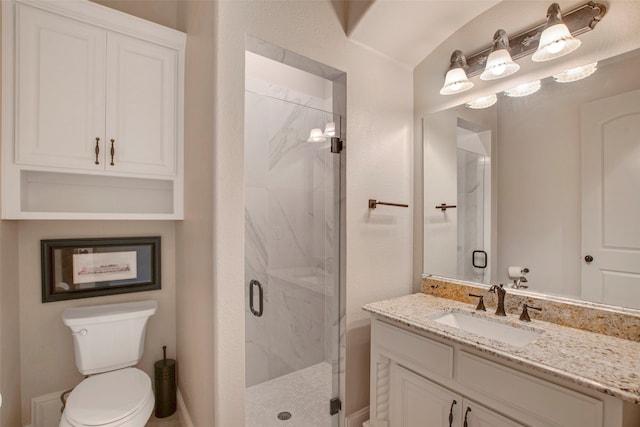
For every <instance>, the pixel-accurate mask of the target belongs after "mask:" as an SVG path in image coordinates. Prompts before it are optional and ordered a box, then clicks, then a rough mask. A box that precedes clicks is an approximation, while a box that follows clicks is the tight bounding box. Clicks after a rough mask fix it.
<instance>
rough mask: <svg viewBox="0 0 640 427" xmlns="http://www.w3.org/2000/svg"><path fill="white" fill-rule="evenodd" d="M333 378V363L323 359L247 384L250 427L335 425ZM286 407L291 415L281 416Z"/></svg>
mask: <svg viewBox="0 0 640 427" xmlns="http://www.w3.org/2000/svg"><path fill="white" fill-rule="evenodd" d="M331 379H332V376H331V365H330V364H329V363H326V362H322V363H318V364H317V365H313V366H310V367H308V368H305V369H301V370H299V371H296V372H292V373H291V374H287V375H283V376H281V377H278V378H275V379H273V380H270V381H267V382H264V383H262V384H257V385H254V386H252V387H249V388H247V390H246V392H247V393H246V398H247V400H246V403H247V407H246V427H284V426H290V427H292V426H295V427H331V426H332V418H333V417H332V416H331V415H329V399H331V397H333V396H332V386H331V385H332V384H331V383H332V381H331ZM284 411H286V412H289V413H291V418H290V419H288V420H286V421H282V420H279V419H278V414H279V413H281V412H284ZM336 416H337V415H336Z"/></svg>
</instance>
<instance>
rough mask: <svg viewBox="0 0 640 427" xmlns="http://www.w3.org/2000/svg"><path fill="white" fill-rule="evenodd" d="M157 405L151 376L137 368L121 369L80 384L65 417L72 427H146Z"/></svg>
mask: <svg viewBox="0 0 640 427" xmlns="http://www.w3.org/2000/svg"><path fill="white" fill-rule="evenodd" d="M153 403H154V396H153V390H152V389H151V380H150V379H149V376H148V375H147V374H146V373H144V372H143V371H141V370H139V369H136V368H126V369H119V370H117V371H112V372H107V373H104V374H98V375H94V376H91V377H89V378H87V379H85V380H84V381H82V382H81V383H80V384H78V386H77V387H76V388H75V389H73V391H72V392H71V394H70V395H69V398H68V399H67V404H66V406H65V410H64V414H63V418H64V419H65V420H66V421H67V422H68V423H69V424H70V425H72V426H100V427H112V426H113V427H115V426H130V427H137V426H140V427H142V426H144V424H145V423H146V421H147V420H148V419H149V416H150V415H151V412H152V411H153ZM136 421H137V422H136ZM61 425H63V424H61Z"/></svg>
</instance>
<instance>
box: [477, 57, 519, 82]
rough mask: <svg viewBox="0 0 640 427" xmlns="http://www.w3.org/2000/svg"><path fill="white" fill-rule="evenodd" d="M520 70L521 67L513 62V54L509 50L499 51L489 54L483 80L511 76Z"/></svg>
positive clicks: (482, 76)
mask: <svg viewBox="0 0 640 427" xmlns="http://www.w3.org/2000/svg"><path fill="white" fill-rule="evenodd" d="M519 69H520V66H519V65H518V64H516V63H515V62H513V59H511V54H510V53H509V51H508V50H507V49H499V50H496V51H493V52H491V53H490V54H489V57H488V58H487V65H486V67H485V68H484V71H483V72H482V74H480V79H481V80H496V79H501V78H502V77H506V76H510V75H511V74H513V73H515V72H516V71H518V70H519Z"/></svg>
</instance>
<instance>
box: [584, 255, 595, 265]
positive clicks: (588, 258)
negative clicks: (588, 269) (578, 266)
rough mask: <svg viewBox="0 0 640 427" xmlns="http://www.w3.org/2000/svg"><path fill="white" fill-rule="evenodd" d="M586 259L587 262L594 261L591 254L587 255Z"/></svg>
mask: <svg viewBox="0 0 640 427" xmlns="http://www.w3.org/2000/svg"><path fill="white" fill-rule="evenodd" d="M584 260H585V262H586V263H587V264H589V263H591V262H593V257H592V256H591V255H587V256H585V257H584Z"/></svg>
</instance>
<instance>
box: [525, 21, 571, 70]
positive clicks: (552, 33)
mask: <svg viewBox="0 0 640 427" xmlns="http://www.w3.org/2000/svg"><path fill="white" fill-rule="evenodd" d="M581 43H582V42H581V41H580V40H578V39H576V38H574V37H573V36H572V35H571V33H570V32H569V29H568V28H567V26H566V25H565V24H564V23H559V24H556V25H552V26H550V27H548V28H545V30H544V31H543V32H542V35H540V44H539V45H538V50H536V51H535V53H534V54H533V56H532V57H531V60H533V61H534V62H544V61H550V60H552V59H556V58H560V57H561V56H564V55H566V54H568V53H571V52H573V51H574V50H576V49H577V48H579V47H580V44H581Z"/></svg>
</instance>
